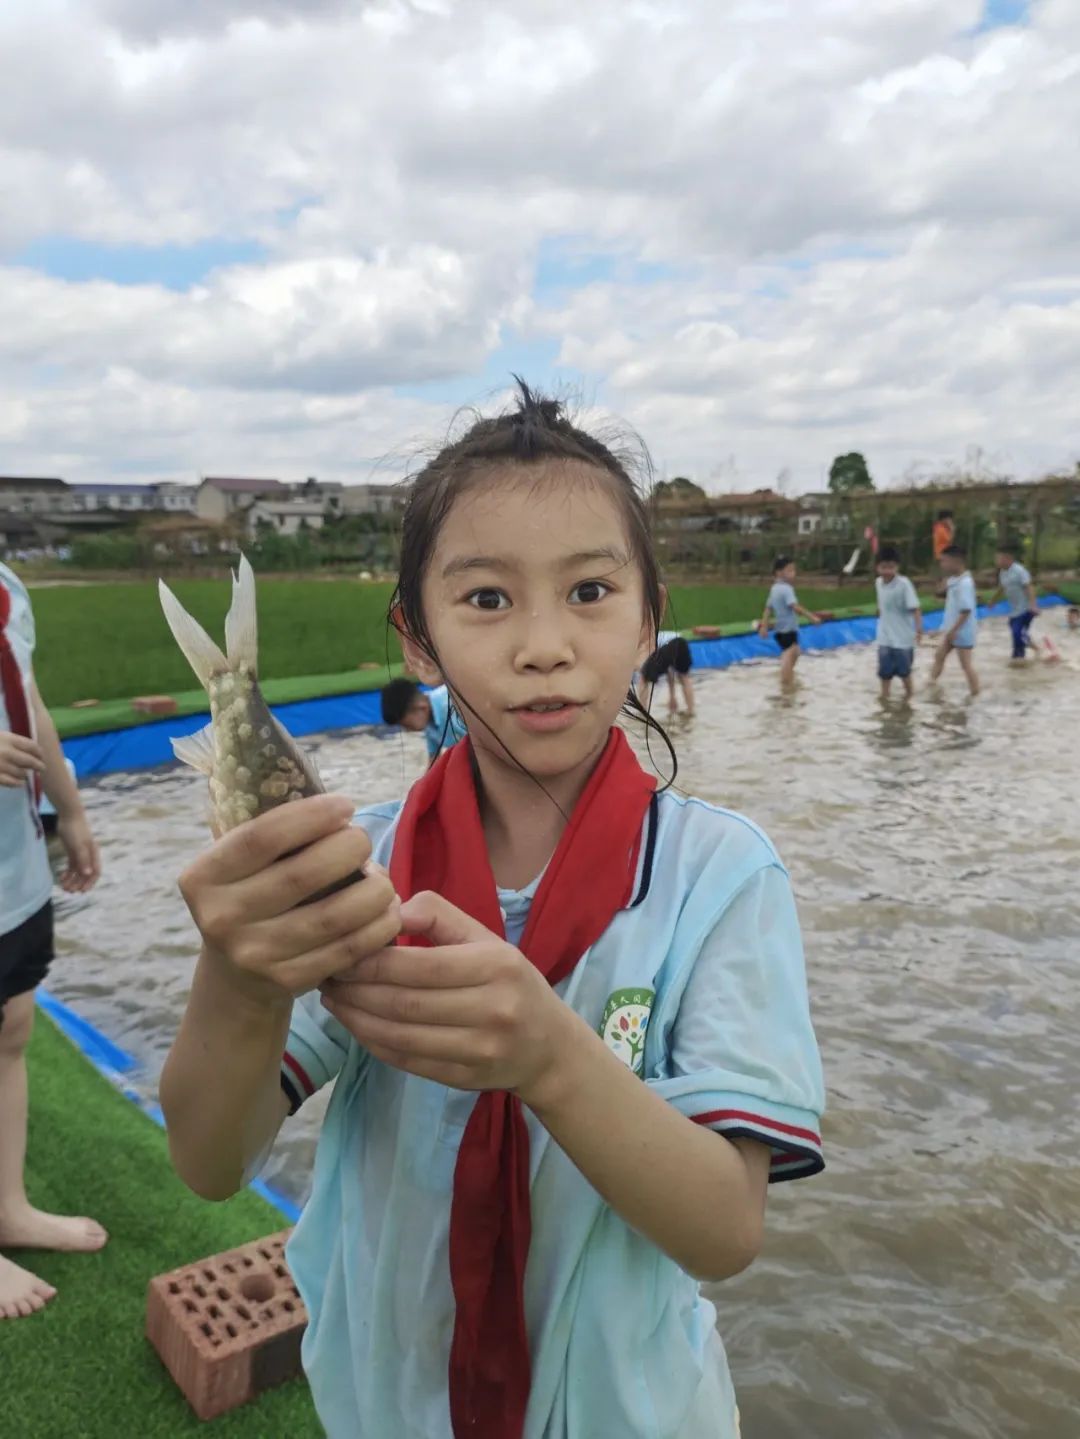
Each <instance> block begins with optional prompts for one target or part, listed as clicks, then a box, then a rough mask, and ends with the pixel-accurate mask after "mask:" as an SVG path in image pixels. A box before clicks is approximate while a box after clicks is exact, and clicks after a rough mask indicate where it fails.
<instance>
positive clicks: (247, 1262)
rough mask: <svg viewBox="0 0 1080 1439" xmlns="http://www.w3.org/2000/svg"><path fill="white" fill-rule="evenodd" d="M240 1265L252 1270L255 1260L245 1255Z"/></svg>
mask: <svg viewBox="0 0 1080 1439" xmlns="http://www.w3.org/2000/svg"><path fill="white" fill-rule="evenodd" d="M240 1263H241V1264H242V1265H243V1266H244V1268H245V1269H250V1268H251V1266H252V1264H253V1263H254V1260H251V1259H249V1258H248V1257H247V1255H246V1254H245V1255H244V1257H243V1259H241V1261H240Z"/></svg>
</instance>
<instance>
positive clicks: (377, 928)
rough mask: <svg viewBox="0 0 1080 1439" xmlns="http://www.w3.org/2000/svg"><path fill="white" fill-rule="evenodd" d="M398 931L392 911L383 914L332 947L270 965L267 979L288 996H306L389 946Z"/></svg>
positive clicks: (328, 945) (394, 913)
mask: <svg viewBox="0 0 1080 1439" xmlns="http://www.w3.org/2000/svg"><path fill="white" fill-rule="evenodd" d="M400 928H401V923H400V921H399V919H398V917H397V911H396V909H395V910H390V911H387V912H386V913H385V914H383V915H380V917H379V918H378V919H375V920H372V921H371V923H370V924H366V925H364V926H363V927H362V928H360V929H356V930H353V931H352V932H351V933H350V934H347V935H346V936H345V937H344V938H342V939H337V940H335V941H334V942H333V943H332V944H326V945H323V946H322V947H321V948H319V949H313V950H311V951H309V952H308V953H307V954H300V955H296V956H295V957H293V958H292V959H286V960H282V961H281V962H280V963H278V964H275V965H273V967H272V969H271V971H270V977H271V978H272V979H273V980H274V982H275V983H276V984H278V985H280V986H281V988H282V989H287V990H288V991H289V992H290V993H291V994H306V993H307V992H308V991H309V990H312V989H317V988H318V987H319V985H321V984H325V983H326V982H327V980H328V979H329V978H330V977H331V976H333V975H335V974H340V973H341V971H342V970H345V969H348V968H349V967H350V966H351V965H354V964H355V963H356V961H357V959H358V958H359V957H360V956H361V955H362V954H367V953H369V952H370V951H371V950H373V949H381V948H382V947H383V946H384V945H387V944H392V943H393V941H394V938H395V936H396V935H397V934H398V932H399V930H400Z"/></svg>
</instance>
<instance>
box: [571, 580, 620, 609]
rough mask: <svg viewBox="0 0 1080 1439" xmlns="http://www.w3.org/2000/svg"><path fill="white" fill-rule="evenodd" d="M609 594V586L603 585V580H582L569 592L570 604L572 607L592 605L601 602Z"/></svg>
mask: <svg viewBox="0 0 1080 1439" xmlns="http://www.w3.org/2000/svg"><path fill="white" fill-rule="evenodd" d="M610 593H611V586H610V585H606V584H604V582H603V580H582V582H581V584H580V585H575V586H574V588H573V589H572V590H571V591H570V603H571V604H572V605H594V604H596V602H597V600H602V599H603V598H604V596H605V595H608V594H610Z"/></svg>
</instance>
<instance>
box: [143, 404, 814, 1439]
mask: <svg viewBox="0 0 1080 1439" xmlns="http://www.w3.org/2000/svg"><path fill="white" fill-rule="evenodd" d="M663 607H664V593H663V587H662V585H661V583H660V580H659V576H658V572H657V566H656V560H655V557H654V555H653V552H652V549H651V545H650V537H649V529H648V522H647V516H646V512H645V509H644V506H643V504H642V502H641V499H640V498H639V495H638V491H637V489H636V488H635V486H634V484H633V482H632V481H631V479H630V477H629V475H628V473H627V471H626V469H625V468H624V466H623V464H622V463H621V462H620V461H619V460H618V459H617V458H616V456H615V455H614V454H613V453H612V452H611V451H609V450H608V449H607V448H606V447H605V446H604V445H603V444H602V443H601V442H600V441H598V440H596V439H594V438H593V437H592V436H590V435H588V434H587V433H585V432H584V431H582V430H580V429H578V428H576V427H575V426H574V425H572V424H571V423H570V421H569V420H568V419H567V418H566V417H565V416H564V414H563V412H562V410H561V407H560V406H559V405H558V404H556V403H555V402H553V401H547V400H540V399H537V398H536V397H534V396H533V395H532V394H531V393H530V391H529V390H528V388H527V387H525V386H524V385H523V386H521V393H520V398H519V400H518V402H517V404H516V407H515V408H514V409H513V410H512V411H511V412H510V413H507V414H503V415H501V416H499V417H498V418H495V419H485V420H482V421H479V422H478V423H477V424H476V425H475V426H474V428H473V429H471V430H470V431H469V432H468V433H466V434H465V435H464V436H463V437H462V438H460V439H458V440H457V441H456V442H455V443H454V444H453V445H451V446H449V447H448V448H447V449H445V450H443V451H442V453H441V454H439V455H438V456H437V457H436V458H435V459H434V460H433V461H432V462H431V463H430V464H429V465H428V466H427V467H426V468H425V469H424V470H423V471H422V472H421V473H420V475H419V476H418V477H417V479H416V480H415V482H414V483H413V486H412V489H411V494H410V498H409V501H408V506H407V509H406V512H405V517H404V522H403V532H402V551H401V572H400V578H399V583H398V592H397V596H396V601H395V605H394V608H393V611H392V617H393V622H394V624H395V626H396V627H397V628H398V630H399V632H400V634H401V636H402V641H403V644H404V648H405V653H406V658H407V661H408V663H409V665H410V666H411V667H412V669H413V670H414V672H415V673H417V674H418V675H420V677H421V678H422V679H423V680H424V681H425V682H426V683H429V684H437V683H439V682H440V681H442V682H445V683H446V684H447V685H448V686H449V688H450V692H451V694H452V695H453V696H454V698H455V702H458V703H460V705H461V707H462V713H464V714H467V715H468V716H469V736H468V738H467V740H466V741H465V743H463V744H460V745H456V746H455V747H454V748H453V749H451V750H450V751H449V752H448V753H446V754H443V755H442V756H441V757H440V758H439V760H438V762H437V763H436V765H435V766H434V768H432V769H431V770H429V771H428V772H427V774H426V775H425V776H424V777H423V778H422V779H420V780H418V781H417V783H416V784H415V785H414V786H413V787H412V789H411V790H410V791H409V794H408V795H407V797H406V799H405V801H404V803H402V804H380V805H375V806H371V807H368V808H366V809H361V810H360V811H359V812H358V813H357V815H356V816H355V820H354V822H353V824H350V820H351V818H352V806H351V805H350V803H349V802H348V801H347V800H345V799H343V798H341V797H334V796H330V795H322V796H317V797H315V798H311V799H301V800H299V801H298V802H296V803H295V804H287V805H283V806H281V807H280V808H277V809H275V810H273V811H271V812H269V813H266V814H263V815H260V816H259V817H258V818H256V819H253V820H251V821H250V822H248V823H246V824H243V825H241V827H240V829H239V830H238V831H235V832H232V833H229V834H226V835H225V836H224V838H223V839H221V840H219V841H218V842H217V843H216V844H214V845H213V847H212V848H210V849H209V850H207V851H206V852H204V853H203V854H202V855H200V856H199V857H198V858H196V859H195V861H194V862H193V863H192V865H191V866H190V867H189V868H188V869H187V871H186V872H185V874H184V875H183V877H182V879H181V889H182V891H183V894H184V897H185V899H186V900H187V903H188V905H189V907H190V909H191V912H192V914H193V916H194V918H195V920H196V923H197V924H198V926H199V928H200V929H201V931H202V936H203V946H202V952H201V954H200V957H199V960H198V963H197V967H196V970H195V977H194V983H193V986H192V990H191V995H190V999H189V1002H188V1008H187V1012H186V1014H185V1016H184V1019H183V1022H182V1025H181V1028H180V1032H179V1034H178V1036H177V1039H176V1041H175V1043H174V1046H173V1049H172V1052H171V1054H170V1056H169V1059H168V1062H167V1065H166V1068H165V1072H164V1074H163V1077H162V1085H161V1094H162V1104H163V1107H164V1110H165V1114H166V1118H167V1122H168V1127H169V1140H170V1145H171V1149H172V1154H173V1158H174V1161H175V1163H176V1166H177V1168H178V1170H179V1172H180V1173H181V1175H182V1176H183V1177H184V1179H185V1180H186V1181H187V1183H188V1184H189V1185H191V1187H192V1188H193V1189H195V1190H196V1191H197V1192H198V1193H200V1194H203V1195H205V1196H207V1197H208V1198H218V1199H220V1198H224V1197H225V1196H226V1195H229V1194H232V1193H233V1192H235V1191H236V1190H237V1189H238V1188H240V1186H241V1185H242V1184H243V1183H244V1182H245V1180H246V1179H247V1178H249V1177H250V1176H251V1175H252V1174H253V1173H254V1172H256V1170H257V1169H258V1167H259V1164H260V1160H261V1157H262V1156H263V1155H264V1154H265V1153H266V1151H267V1149H268V1147H269V1145H270V1144H271V1143H272V1141H273V1139H274V1136H275V1134H276V1133H277V1130H278V1127H279V1126H280V1124H281V1122H282V1120H283V1118H284V1117H285V1115H286V1114H287V1113H288V1112H289V1111H290V1110H292V1109H295V1108H296V1107H297V1106H298V1105H299V1104H301V1103H303V1102H304V1101H305V1100H306V1099H307V1098H308V1097H309V1096H310V1095H311V1094H312V1093H313V1092H314V1091H315V1090H316V1089H318V1088H320V1087H322V1086H323V1085H326V1084H329V1083H331V1082H333V1081H335V1080H336V1084H335V1088H334V1093H333V1098H332V1100H331V1103H330V1108H329V1111H328V1113H327V1116H326V1120H325V1123H324V1128H323V1132H322V1136H321V1139H320V1142H319V1151H318V1156H317V1159H316V1165H315V1179H314V1190H313V1193H312V1196H311V1199H310V1201H309V1202H308V1204H307V1207H306V1208H305V1210H304V1213H303V1215H302V1217H301V1219H300V1222H299V1225H298V1226H297V1229H296V1232H295V1234H294V1236H293V1238H292V1240H291V1241H290V1246H289V1263H290V1266H291V1268H292V1272H293V1275H294V1277H295V1279H296V1282H297V1284H298V1286H299V1288H300V1290H301V1293H302V1295H303V1298H304V1302H305V1304H306V1305H307V1308H308V1312H309V1315H310V1323H309V1325H308V1329H307V1333H306V1336H305V1339H304V1364H305V1368H306V1371H307V1375H308V1378H309V1380H310V1384H311V1389H312V1392H313V1395H314V1398H315V1403H316V1406H317V1408H318V1411H319V1416H320V1419H321V1420H322V1423H323V1425H324V1427H325V1429H326V1432H327V1434H328V1435H329V1436H330V1439H387V1436H391V1435H393V1436H395V1439H396V1436H399V1435H400V1436H405V1435H416V1436H421V1435H423V1436H426V1439H449V1436H451V1435H454V1436H456V1439H463V1436H466V1435H469V1436H472V1435H484V1436H488V1439H522V1436H525V1435H528V1436H530V1439H532V1436H536V1439H539V1436H544V1439H600V1436H604V1435H612V1434H618V1435H620V1436H621V1439H646V1436H648V1439H654V1436H657V1435H661V1434H662V1435H663V1436H664V1439H735V1435H736V1426H737V1419H736V1409H735V1399H734V1394H733V1392H732V1385H731V1378H730V1375H729V1372H728V1367H727V1361H726V1359H725V1357H724V1350H723V1346H722V1343H721V1340H720V1337H719V1335H718V1334H717V1332H716V1325H715V1320H716V1314H715V1310H714V1309H713V1306H712V1305H711V1304H710V1303H709V1301H708V1300H707V1299H706V1298H705V1297H704V1296H703V1294H702V1292H701V1288H700V1285H701V1281H703V1280H709V1281H713V1282H715V1281H718V1280H722V1279H724V1278H726V1277H728V1276H729V1275H733V1274H735V1273H737V1272H738V1271H740V1270H741V1269H743V1268H745V1267H746V1266H747V1265H748V1264H749V1263H750V1262H751V1261H752V1259H753V1258H754V1255H755V1254H756V1252H757V1250H758V1247H759V1245H760V1242H761V1234H762V1227H763V1224H764V1213H765V1193H766V1185H767V1183H768V1181H769V1179H770V1178H771V1179H774V1180H776V1179H787V1178H794V1177H796V1176H799V1175H804V1174H812V1173H814V1172H816V1171H817V1170H818V1169H820V1167H821V1154H820V1141H819V1138H818V1116H819V1115H820V1113H821V1108H822V1102H823V1096H822V1080H821V1069H820V1064H819V1060H818V1054H817V1048H816V1045H815V1042H814V1034H813V1030H812V1028H811V1024H810V1017H809V1011H808V1006H807V996H806V982H805V975H804V968H803V956H802V945H801V941H800V937H799V927H798V920H797V918H796V914H795V906H794V902H793V898H792V893H791V886H790V883H789V880H788V877H787V873H786V871H785V870H784V868H783V866H782V864H781V862H780V860H779V859H778V857H777V855H776V851H775V850H774V849H773V847H772V845H771V844H770V843H769V841H768V840H767V839H766V838H765V837H764V836H763V835H762V834H761V832H760V831H759V830H757V829H756V828H755V827H754V826H753V825H751V824H749V823H748V822H747V821H746V820H743V819H740V818H738V817H737V816H735V815H733V814H730V813H728V812H727V811H725V810H721V809H718V808H716V807H714V806H713V805H710V804H706V803H704V802H702V801H699V800H693V799H687V798H685V797H684V796H681V795H678V794H676V793H675V792H674V791H673V790H671V789H664V790H663V791H662V792H659V793H658V792H657V790H656V788H655V781H654V779H653V777H652V776H650V775H647V774H646V773H645V771H644V770H643V769H642V768H641V766H640V764H639V762H638V760H637V759H636V758H635V756H634V753H633V751H632V750H631V749H630V747H629V745H628V744H627V742H626V739H625V737H624V735H623V732H622V730H621V729H619V728H617V727H616V725H615V721H616V719H617V718H618V716H619V714H620V712H624V713H625V712H632V713H639V712H638V711H636V709H634V708H633V707H632V705H633V697H632V695H631V694H630V682H631V679H632V676H633V674H634V671H635V669H637V668H638V666H639V665H640V664H641V663H642V661H643V659H644V658H645V656H646V655H648V654H649V653H650V652H651V651H652V649H653V648H654V646H655V639H656V634H657V629H658V625H659V620H660V616H661V614H662V612H663ZM628 706H631V708H630V709H629V710H628V709H627V707H628ZM653 725H654V727H655V722H653ZM372 861H375V863H372ZM360 865H364V866H366V875H365V877H364V878H363V879H361V880H360V881H359V882H356V883H353V884H351V885H349V886H348V887H346V888H344V889H340V890H338V891H337V892H336V893H333V894H331V895H329V896H328V897H325V898H318V899H316V900H315V901H314V902H312V903H309V904H305V905H301V906H299V907H297V902H298V901H299V900H302V899H304V898H305V897H307V896H311V895H316V894H319V893H320V892H322V893H325V890H326V887H327V886H328V885H329V884H331V883H333V882H334V881H335V880H342V879H345V878H346V877H347V876H349V875H350V874H351V873H353V872H354V871H355V870H356V869H357V867H358V866H360ZM395 940H397V944H396V945H395ZM208 1073H213V1074H214V1076H215V1079H214V1086H213V1093H212V1095H211V1094H209V1093H208V1090H207V1085H206V1076H207V1074H208ZM674 1175H677V1176H678V1183H673V1182H672V1177H673V1176H674Z"/></svg>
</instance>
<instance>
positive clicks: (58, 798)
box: [30, 682, 101, 893]
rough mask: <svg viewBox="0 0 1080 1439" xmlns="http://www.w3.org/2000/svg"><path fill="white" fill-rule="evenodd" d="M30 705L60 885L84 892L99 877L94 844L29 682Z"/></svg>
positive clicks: (76, 790)
mask: <svg viewBox="0 0 1080 1439" xmlns="http://www.w3.org/2000/svg"><path fill="white" fill-rule="evenodd" d="M30 703H31V705H32V706H33V710H34V730H35V733H36V734H37V741H38V745H39V747H40V749H41V756H42V759H43V760H44V763H45V768H44V770H43V771H42V776H41V784H42V788H43V789H44V791H45V793H46V794H47V795H48V797H49V801H50V803H51V804H52V806H53V808H54V809H55V810H56V822H57V832H58V833H59V835H60V839H61V841H62V842H63V845H64V851H65V853H66V854H67V860H68V867H67V870H66V872H65V873H64V874H63V875H62V876H61V880H60V883H61V885H62V886H63V888H64V889H66V890H68V891H69V892H72V893H74V892H76V891H78V892H81V891H84V890H88V889H90V888H91V887H92V886H93V885H94V884H96V883H97V881H98V879H99V878H100V877H101V859H100V856H99V854H98V847H97V842H96V841H95V839H94V836H93V834H92V833H91V830H90V825H89V823H88V821H87V818H86V811H85V810H84V809H83V802H82V797H81V796H80V794H79V787H78V785H77V784H76V783H75V781H74V780H73V779H72V778H71V772H70V771H69V769H68V767H67V764H66V763H65V762H64V751H63V750H62V748H61V747H60V736H59V735H58V734H57V732H56V725H55V724H54V722H53V717H52V715H51V714H50V713H49V711H48V709H47V708H46V707H45V701H44V700H43V699H42V698H41V694H40V693H39V691H38V687H37V685H36V684H34V683H33V682H31V684H30Z"/></svg>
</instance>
